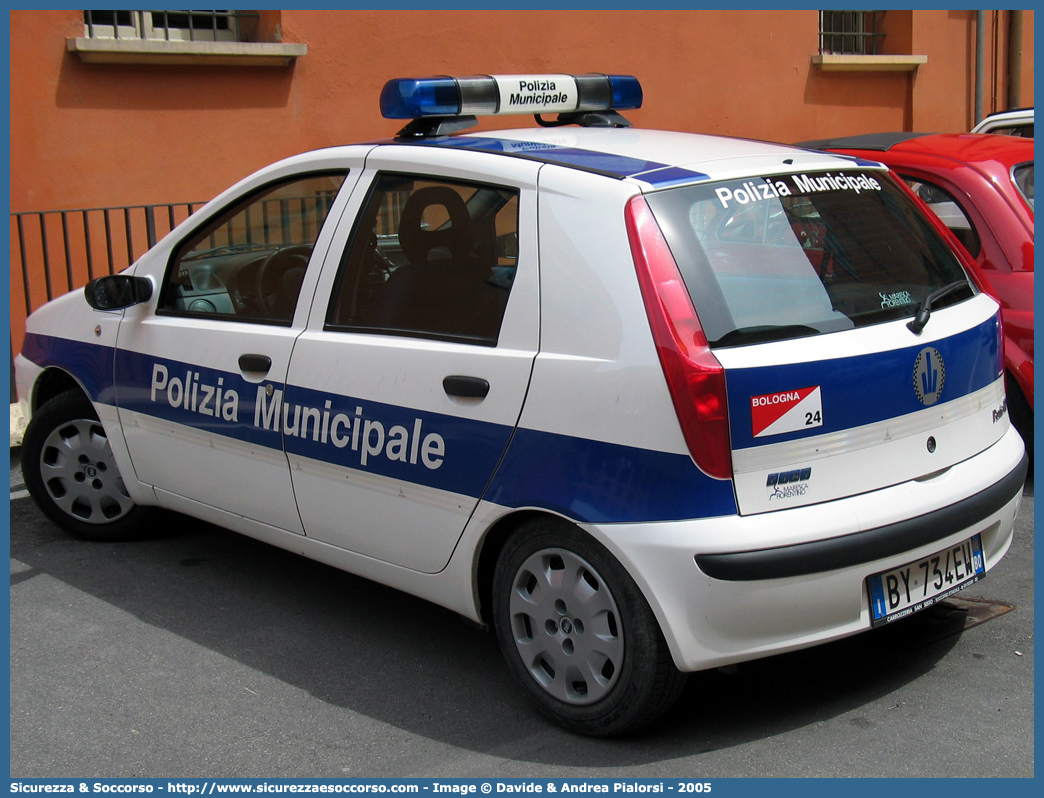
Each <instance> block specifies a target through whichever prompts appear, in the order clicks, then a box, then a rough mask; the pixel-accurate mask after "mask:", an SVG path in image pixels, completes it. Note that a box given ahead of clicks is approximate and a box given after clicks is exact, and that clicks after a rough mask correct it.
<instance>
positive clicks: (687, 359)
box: [624, 196, 732, 479]
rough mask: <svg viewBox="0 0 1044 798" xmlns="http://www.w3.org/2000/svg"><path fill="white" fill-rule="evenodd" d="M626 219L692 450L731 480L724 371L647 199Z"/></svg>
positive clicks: (704, 465) (703, 464)
mask: <svg viewBox="0 0 1044 798" xmlns="http://www.w3.org/2000/svg"><path fill="white" fill-rule="evenodd" d="M624 217H625V221H626V223H627V237H628V239H629V240H630V243H631V255H632V257H633V258H634V265H635V268H636V269H637V271H638V283H639V285H640V286H641V289H642V298H643V299H644V300H645V311H646V315H647V316H648V317H649V326H650V328H651V329H652V335H653V341H654V343H655V344H656V351H657V352H658V353H659V356H660V364H661V365H662V366H663V374H664V377H666V379H667V387H668V389H669V390H670V393H671V399H672V401H673V402H674V410H675V412H676V413H677V414H678V423H679V424H680V425H681V429H682V434H683V435H684V436H685V442H686V444H687V445H688V447H689V452H690V453H691V454H692V458H693V460H695V461H696V465H698V466H699V467H700V469H702V470H703V471H704V472H705V473H707V474H709V475H710V476H712V477H717V478H718V479H731V478H732V448H731V444H730V441H729V411H728V401H727V398H726V393H725V370H724V369H723V368H722V366H721V364H720V363H719V362H718V360H717V358H716V357H714V354H713V353H712V352H711V350H710V347H709V346H708V345H707V336H706V335H705V334H704V332H703V327H701V326H700V320H699V319H698V318H697V316H696V309H695V308H694V307H693V304H692V299H691V298H690V297H689V292H688V289H687V288H686V287H685V282H684V281H683V280H682V276H681V272H679V271H678V264H677V262H676V261H675V260H674V255H673V254H671V250H670V247H668V246H667V241H666V239H665V238H664V237H663V233H662V232H661V231H660V226H659V225H658V224H657V223H656V219H655V218H654V217H653V214H652V211H651V210H650V209H649V205H648V204H647V203H646V201H645V198H644V197H641V196H637V197H634V198H632V199H631V201H630V202H628V203H627V208H626V209H625V211H624Z"/></svg>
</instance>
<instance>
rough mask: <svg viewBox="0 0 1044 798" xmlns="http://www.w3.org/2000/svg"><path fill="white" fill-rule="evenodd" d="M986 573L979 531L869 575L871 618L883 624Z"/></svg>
mask: <svg viewBox="0 0 1044 798" xmlns="http://www.w3.org/2000/svg"><path fill="white" fill-rule="evenodd" d="M985 573H986V558H985V557H983V554H982V538H981V537H980V536H979V535H975V536H974V537H971V538H968V540H965V541H962V542H961V543H958V544H956V545H955V546H951V547H950V548H948V549H944V550H943V551H939V552H936V553H935V554H933V555H931V556H929V557H925V558H924V559H923V560H918V561H917V562H911V563H907V564H906V565H903V566H901V567H899V568H893V569H892V570H891V571H885V572H884V573H881V574H874V575H873V576H871V577H870V578H869V579H867V584H866V588H867V589H866V592H867V594H868V595H869V597H870V622H871V625H872V626H881V625H883V624H886V623H890V622H891V621H895V620H898V619H899V618H904V617H906V616H907V615H910V614H912V613H915V612H917V611H918V610H923V609H925V608H926V607H930V606H932V605H933V604H937V603H938V602H940V601H942V600H943V599H945V598H948V597H949V596H952V595H953V594H954V593H956V592H957V591H959V590H963V589H964V588H966V587H967V586H968V585H970V584H973V583H975V582H978V581H979V580H980V579H982V577H983V575H984V574H985Z"/></svg>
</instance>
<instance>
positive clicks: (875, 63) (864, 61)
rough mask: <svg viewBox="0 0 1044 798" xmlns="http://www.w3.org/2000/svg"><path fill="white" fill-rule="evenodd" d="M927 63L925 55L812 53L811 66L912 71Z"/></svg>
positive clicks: (843, 70)
mask: <svg viewBox="0 0 1044 798" xmlns="http://www.w3.org/2000/svg"><path fill="white" fill-rule="evenodd" d="M927 63H928V56H926V55H828V54H821V55H814V56H812V64H813V66H817V67H819V68H820V69H821V70H823V71H824V72H913V71H914V70H915V69H917V67H919V66H920V65H921V64H927Z"/></svg>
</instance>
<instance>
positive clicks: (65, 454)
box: [22, 391, 151, 541]
mask: <svg viewBox="0 0 1044 798" xmlns="http://www.w3.org/2000/svg"><path fill="white" fill-rule="evenodd" d="M22 475H23V477H24V478H25V486H26V487H27V488H28V489H29V493H30V495H31V496H32V497H33V500H34V501H35V502H36V504H37V506H38V507H39V508H40V510H41V511H42V512H43V513H44V514H45V515H46V516H47V517H48V518H50V519H51V520H52V521H54V522H55V523H56V524H58V526H60V527H62V529H64V530H66V531H67V532H69V533H70V534H71V535H73V536H74V537H77V538H81V539H83V540H99V541H101V540H129V539H132V538H138V537H143V536H144V535H145V534H146V533H147V532H148V523H147V522H146V519H147V516H148V514H149V513H150V511H151V508H144V507H140V506H138V505H137V504H135V503H134V501H133V500H132V499H131V497H130V495H129V494H128V493H127V488H126V486H125V485H124V483H123V478H122V477H121V476H120V472H119V469H118V468H117V466H116V460H115V458H114V457H113V455H112V448H111V447H110V446H109V439H108V436H107V435H106V434H105V428H104V427H103V426H102V424H101V422H100V421H99V420H98V414H97V413H95V412H94V407H93V405H91V403H90V402H89V401H88V400H87V399H86V398H85V397H84V396H83V395H82V394H81V393H80V392H79V391H68V392H66V393H63V394H60V395H59V396H56V397H55V398H54V399H51V400H50V401H49V402H47V403H46V404H45V405H43V407H41V408H40V409H39V410H37V411H36V412H35V413H34V414H33V417H32V419H31V420H30V422H29V426H28V427H27V428H26V430H25V435H24V437H23V439H22Z"/></svg>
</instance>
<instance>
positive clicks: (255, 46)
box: [66, 38, 308, 67]
mask: <svg viewBox="0 0 1044 798" xmlns="http://www.w3.org/2000/svg"><path fill="white" fill-rule="evenodd" d="M66 49H67V50H68V51H69V52H70V53H75V54H76V55H78V56H79V57H80V60H81V61H83V62H84V63H87V64H162V65H167V66H186V65H188V66H269V67H272V66H274V67H286V66H290V65H291V64H292V63H294V61H295V60H296V59H298V58H300V57H301V56H303V55H307V54H308V45H306V44H277V43H273V42H173V41H152V40H145V39H87V38H78V39H67V40H66Z"/></svg>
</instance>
